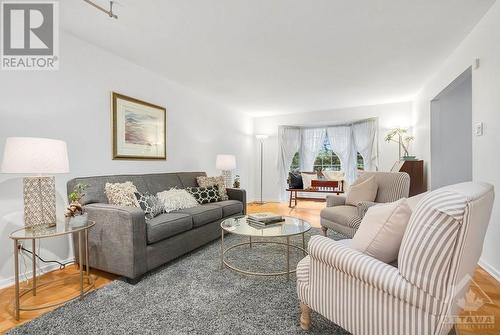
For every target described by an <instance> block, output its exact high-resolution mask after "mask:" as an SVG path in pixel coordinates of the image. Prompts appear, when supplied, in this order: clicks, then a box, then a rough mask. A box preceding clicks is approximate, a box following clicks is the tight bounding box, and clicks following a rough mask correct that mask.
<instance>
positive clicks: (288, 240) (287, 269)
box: [286, 236, 290, 280]
mask: <svg viewBox="0 0 500 335" xmlns="http://www.w3.org/2000/svg"><path fill="white" fill-rule="evenodd" d="M286 280H290V237H289V236H287V237H286Z"/></svg>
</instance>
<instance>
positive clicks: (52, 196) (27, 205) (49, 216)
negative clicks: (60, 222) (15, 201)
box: [23, 177, 56, 229]
mask: <svg viewBox="0 0 500 335" xmlns="http://www.w3.org/2000/svg"><path fill="white" fill-rule="evenodd" d="M23 186H24V187H23V197H24V226H25V227H26V228H30V229H32V228H33V229H34V228H43V227H52V226H55V225H56V183H55V178H54V177H25V178H23Z"/></svg>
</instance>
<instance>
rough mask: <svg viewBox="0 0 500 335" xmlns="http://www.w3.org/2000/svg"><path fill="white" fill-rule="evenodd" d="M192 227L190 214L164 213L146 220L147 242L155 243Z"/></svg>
mask: <svg viewBox="0 0 500 335" xmlns="http://www.w3.org/2000/svg"><path fill="white" fill-rule="evenodd" d="M192 228H193V219H192V217H191V215H189V214H185V213H166V214H161V215H158V216H157V217H154V218H152V219H151V220H148V221H146V231H147V239H148V244H151V243H155V242H158V241H161V240H164V239H166V238H169V237H171V236H174V235H177V234H180V233H182V232H185V231H188V230H190V229H192Z"/></svg>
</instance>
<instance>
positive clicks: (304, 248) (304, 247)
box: [302, 233, 306, 256]
mask: <svg viewBox="0 0 500 335" xmlns="http://www.w3.org/2000/svg"><path fill="white" fill-rule="evenodd" d="M302 249H303V250H302V253H303V254H304V256H305V255H306V235H305V234H304V233H302Z"/></svg>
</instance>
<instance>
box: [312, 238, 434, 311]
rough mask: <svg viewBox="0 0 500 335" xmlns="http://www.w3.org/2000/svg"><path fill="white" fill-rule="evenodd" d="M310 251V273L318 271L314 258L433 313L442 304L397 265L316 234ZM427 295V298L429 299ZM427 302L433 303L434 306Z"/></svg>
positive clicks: (354, 278)
mask: <svg viewBox="0 0 500 335" xmlns="http://www.w3.org/2000/svg"><path fill="white" fill-rule="evenodd" d="M308 252H309V255H310V256H311V266H312V267H313V268H312V269H311V271H310V274H309V276H312V275H314V273H316V270H314V266H315V264H314V263H315V262H319V263H321V264H326V265H327V266H328V267H330V268H332V269H334V270H335V271H340V272H342V273H344V274H346V275H347V276H349V277H351V278H352V280H358V281H361V282H363V283H365V284H367V285H370V286H372V287H375V288H377V289H379V290H381V291H383V292H386V293H387V294H389V295H390V296H392V297H394V298H396V299H399V300H402V301H405V302H407V303H409V304H411V305H414V306H417V307H419V308H422V309H424V310H429V311H430V312H431V313H437V310H438V308H437V307H438V306H439V305H440V304H439V300H438V299H436V298H434V297H432V296H430V295H429V294H427V293H425V292H423V291H422V290H421V289H419V288H418V287H416V286H414V285H412V284H411V283H410V282H408V281H407V280H406V279H405V278H404V277H403V276H401V274H400V273H399V270H398V269H397V268H395V267H393V266H391V265H389V264H386V263H384V262H381V261H379V260H378V259H375V258H373V257H370V256H368V255H365V254H363V253H361V252H359V251H357V250H354V249H352V248H350V247H349V246H347V245H344V244H342V243H338V242H336V241H334V240H332V239H329V238H327V237H323V236H319V235H316V236H313V237H311V239H310V240H309V245H308ZM330 278H331V277H330ZM310 281H311V279H310ZM332 285H333V284H332ZM417 293H418V294H417ZM423 295H425V296H426V298H425V299H424V298H423ZM426 299H428V301H427V302H426ZM426 303H430V306H431V307H429V305H426Z"/></svg>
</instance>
